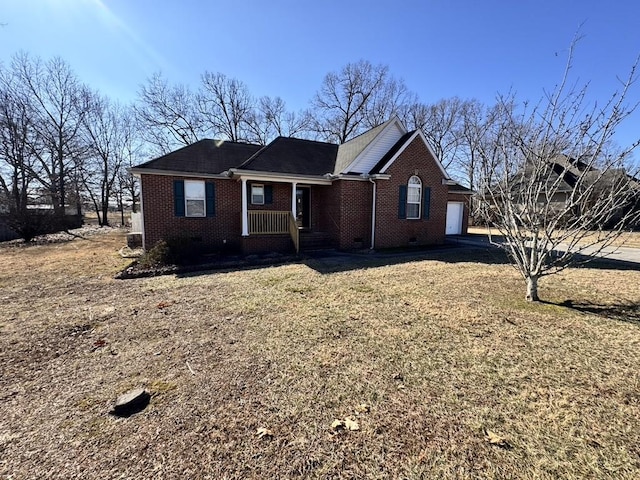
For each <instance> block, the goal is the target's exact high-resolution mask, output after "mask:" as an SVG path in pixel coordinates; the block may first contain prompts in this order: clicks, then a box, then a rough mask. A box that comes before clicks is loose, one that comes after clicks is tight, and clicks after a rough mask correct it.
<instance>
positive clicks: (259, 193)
mask: <svg viewBox="0 0 640 480" xmlns="http://www.w3.org/2000/svg"><path fill="white" fill-rule="evenodd" d="M251 203H252V204H253V205H264V203H265V202H264V185H251Z"/></svg>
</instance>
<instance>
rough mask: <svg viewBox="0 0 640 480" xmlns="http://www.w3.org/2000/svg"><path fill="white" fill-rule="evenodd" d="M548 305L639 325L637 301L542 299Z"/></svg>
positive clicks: (639, 306)
mask: <svg viewBox="0 0 640 480" xmlns="http://www.w3.org/2000/svg"><path fill="white" fill-rule="evenodd" d="M541 303H546V304H548V305H557V306H559V307H565V308H569V309H571V310H574V311H576V312H581V313H590V314H593V315H598V316H599V317H602V318H606V319H609V320H618V321H622V322H628V323H632V324H635V325H638V326H640V304H638V303H615V304H609V305H605V304H598V303H590V302H584V301H582V302H579V301H575V300H571V299H569V300H564V301H562V302H548V301H542V302H541Z"/></svg>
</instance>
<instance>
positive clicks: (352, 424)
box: [344, 417, 360, 431]
mask: <svg viewBox="0 0 640 480" xmlns="http://www.w3.org/2000/svg"><path fill="white" fill-rule="evenodd" d="M344 426H345V428H346V429H347V430H351V431H356V430H360V425H358V422H356V421H355V420H352V419H351V418H350V417H347V418H345V419H344Z"/></svg>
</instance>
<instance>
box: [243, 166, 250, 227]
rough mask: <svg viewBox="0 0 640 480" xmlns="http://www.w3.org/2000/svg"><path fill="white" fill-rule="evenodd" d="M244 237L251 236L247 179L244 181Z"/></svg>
mask: <svg viewBox="0 0 640 480" xmlns="http://www.w3.org/2000/svg"><path fill="white" fill-rule="evenodd" d="M242 236H243V237H248V236H249V210H248V208H247V179H246V178H243V179H242Z"/></svg>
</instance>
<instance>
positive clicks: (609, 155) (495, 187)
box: [479, 42, 640, 301]
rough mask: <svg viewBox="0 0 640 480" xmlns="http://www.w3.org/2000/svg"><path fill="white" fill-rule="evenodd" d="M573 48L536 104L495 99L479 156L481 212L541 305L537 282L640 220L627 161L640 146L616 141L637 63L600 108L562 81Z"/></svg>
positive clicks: (639, 190)
mask: <svg viewBox="0 0 640 480" xmlns="http://www.w3.org/2000/svg"><path fill="white" fill-rule="evenodd" d="M574 45H575V42H574V44H573V45H572V47H571V51H570V54H569V61H568V63H567V67H566V70H565V74H564V78H563V80H562V82H561V83H560V84H559V85H558V86H557V87H556V88H555V89H554V91H553V92H551V93H548V94H546V95H545V97H544V99H543V100H542V101H541V102H540V103H538V104H537V105H535V106H533V107H529V106H528V105H527V104H525V105H523V106H521V107H520V108H518V107H517V106H516V102H515V98H514V97H513V96H512V95H511V96H507V97H505V98H500V99H499V102H498V106H497V107H496V109H495V111H494V115H495V121H494V122H493V123H492V124H491V126H490V128H489V130H488V132H487V133H488V134H489V136H490V140H491V141H490V142H486V143H483V144H482V145H481V149H480V151H479V154H480V156H481V157H482V161H483V168H482V178H481V183H480V201H481V207H482V213H483V216H484V217H485V219H486V220H487V221H489V222H492V224H493V225H495V227H496V228H497V229H498V230H499V231H500V233H501V234H502V235H503V237H504V240H505V241H504V243H502V244H501V246H502V248H504V249H505V250H506V252H507V253H508V255H509V257H510V259H511V261H512V262H513V265H514V266H515V268H516V269H517V270H518V271H519V272H520V274H521V275H522V277H523V278H524V280H525V282H526V299H527V300H529V301H537V300H538V299H539V297H538V281H539V279H540V278H541V277H543V276H545V275H550V274H553V273H556V272H559V271H561V270H563V269H565V268H567V267H569V266H572V265H576V264H577V263H580V262H586V261H591V260H592V259H593V258H594V254H597V253H599V252H602V251H603V249H605V248H606V247H608V246H610V245H611V244H612V242H613V241H614V240H615V239H616V238H617V237H619V236H620V235H621V234H622V233H623V232H624V230H625V229H626V228H628V227H629V226H630V225H632V224H633V223H634V222H637V221H638V219H639V217H640V204H639V203H638V199H639V196H640V182H639V181H638V180H637V178H634V176H635V175H637V174H638V167H637V164H635V163H634V162H633V159H632V157H631V153H632V151H633V150H634V149H635V148H636V147H637V146H638V144H639V142H638V141H636V142H634V143H633V144H632V145H630V146H628V147H625V148H617V147H615V144H614V136H615V132H616V128H617V127H618V126H620V124H621V123H622V122H623V121H624V120H625V119H627V118H628V117H629V115H630V114H631V112H633V110H634V109H635V108H636V106H637V105H627V104H626V100H625V99H626V98H627V93H628V91H629V88H630V87H631V85H632V84H633V83H634V82H635V80H636V77H635V71H636V67H635V66H634V67H633V69H632V70H631V73H630V75H629V77H628V78H627V79H626V80H625V81H623V82H621V87H620V89H619V91H617V92H615V93H614V94H613V95H612V96H611V98H610V99H609V100H608V101H607V102H606V103H604V104H603V105H599V104H590V103H589V102H587V100H586V98H587V97H586V94H587V88H586V87H581V88H579V87H577V86H572V85H570V84H569V80H568V73H569V70H570V68H571V61H572V51H573V46H574ZM636 65H637V64H636Z"/></svg>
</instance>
